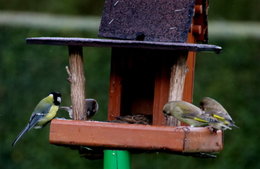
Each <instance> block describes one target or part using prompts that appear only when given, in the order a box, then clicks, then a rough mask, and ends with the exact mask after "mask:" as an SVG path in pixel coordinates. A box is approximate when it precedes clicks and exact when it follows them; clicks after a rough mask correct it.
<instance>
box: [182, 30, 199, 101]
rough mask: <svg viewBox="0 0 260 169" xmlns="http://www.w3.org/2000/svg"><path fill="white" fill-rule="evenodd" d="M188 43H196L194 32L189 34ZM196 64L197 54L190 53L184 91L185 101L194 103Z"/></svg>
mask: <svg viewBox="0 0 260 169" xmlns="http://www.w3.org/2000/svg"><path fill="white" fill-rule="evenodd" d="M187 42H188V43H196V39H195V37H194V36H193V35H192V32H190V33H189V34H188V41H187ZM195 62H196V52H192V51H189V53H188V58H187V67H188V71H187V74H186V78H185V84H184V89H183V90H184V91H183V100H185V101H187V102H190V103H192V99H193V98H192V97H193V85H194V74H195V73H194V71H195Z"/></svg>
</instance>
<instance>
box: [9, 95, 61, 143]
mask: <svg viewBox="0 0 260 169" xmlns="http://www.w3.org/2000/svg"><path fill="white" fill-rule="evenodd" d="M60 104H61V94H60V93H58V92H51V93H50V94H49V95H48V96H47V97H45V98H43V99H42V100H41V101H40V102H39V103H38V105H37V106H36V107H35V109H34V111H33V113H32V115H31V117H30V120H29V122H28V124H27V125H26V127H25V128H24V129H23V130H22V131H21V132H20V133H19V135H18V136H17V137H16V138H15V140H14V142H13V143H12V146H14V145H15V144H16V143H17V141H18V140H20V138H21V137H22V136H23V135H24V134H25V133H26V132H27V131H29V130H30V129H32V128H35V129H39V128H42V127H44V126H45V125H46V124H48V122H50V121H51V120H52V119H53V118H54V117H55V116H56V113H57V111H58V109H59V106H60Z"/></svg>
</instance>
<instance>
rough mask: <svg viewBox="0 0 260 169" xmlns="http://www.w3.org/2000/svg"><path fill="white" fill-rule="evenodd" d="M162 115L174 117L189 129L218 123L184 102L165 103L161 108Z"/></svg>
mask: <svg viewBox="0 0 260 169" xmlns="http://www.w3.org/2000/svg"><path fill="white" fill-rule="evenodd" d="M163 113H164V114H165V115H168V116H174V117H175V118H177V119H178V120H180V121H182V122H184V123H187V124H189V125H190V126H191V127H204V126H209V124H210V123H212V124H214V123H218V121H217V120H216V119H214V118H212V117H211V116H209V115H207V114H204V113H203V111H201V109H200V108H198V107H197V106H195V105H193V104H191V103H188V102H185V101H170V102H168V103H166V104H165V105H164V107H163Z"/></svg>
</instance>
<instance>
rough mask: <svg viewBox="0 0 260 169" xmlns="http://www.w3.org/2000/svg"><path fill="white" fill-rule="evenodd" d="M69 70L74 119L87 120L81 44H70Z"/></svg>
mask: <svg viewBox="0 0 260 169" xmlns="http://www.w3.org/2000/svg"><path fill="white" fill-rule="evenodd" d="M69 71H70V74H71V77H70V83H71V102H72V109H73V119H74V120H86V119H87V117H86V115H85V109H86V107H85V75H84V66H83V51H82V47H81V46H69Z"/></svg>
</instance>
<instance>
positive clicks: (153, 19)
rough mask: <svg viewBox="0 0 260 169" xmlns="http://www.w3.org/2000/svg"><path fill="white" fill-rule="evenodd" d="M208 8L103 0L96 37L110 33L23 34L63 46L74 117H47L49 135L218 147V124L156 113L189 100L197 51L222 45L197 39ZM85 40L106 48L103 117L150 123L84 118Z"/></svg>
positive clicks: (196, 1)
mask: <svg viewBox="0 0 260 169" xmlns="http://www.w3.org/2000/svg"><path fill="white" fill-rule="evenodd" d="M207 8H208V1H207V0H172V1H169V0H159V1H150V0H142V1H141V0H128V1H121V0H106V1H105V7H104V11H103V16H102V20H101V25H100V29H99V36H102V37H105V38H112V39H90V38H60V37H45V38H44V37H41V38H28V39H27V43H29V44H48V45H64V46H68V47H69V54H70V56H69V57H70V58H69V60H70V70H71V71H72V72H71V73H72V76H75V77H74V79H73V80H74V81H73V82H71V83H73V84H71V101H72V105H73V111H75V113H76V115H74V120H56V119H55V120H53V121H52V122H51V127H50V142H51V143H52V144H56V145H70V146H88V147H99V148H101V149H102V148H104V149H107V148H109V149H127V150H130V149H135V150H136V149H138V150H140V151H143V150H144V151H147V150H149V151H167V152H216V151H220V150H222V148H223V142H222V132H221V131H218V132H217V133H210V132H209V130H208V129H206V128H188V129H187V128H186V127H185V126H183V127H178V128H176V127H172V126H178V125H180V123H179V122H178V121H177V120H176V119H174V118H169V119H167V121H166V120H165V117H164V115H163V113H162V109H163V106H164V104H166V103H167V102H168V101H172V100H185V101H188V102H192V95H193V82H194V66H195V55H196V52H199V51H215V52H219V51H220V50H221V47H219V46H215V45H208V44H197V42H199V41H200V42H204V43H205V42H207ZM88 46H91V47H111V48H112V53H111V73H110V88H109V104H108V112H107V113H108V120H110V121H111V120H114V119H116V117H117V116H124V115H136V114H144V115H150V116H151V117H152V124H151V125H140V124H120V123H112V122H96V121H85V118H84V109H85V108H84V104H82V103H83V102H82V101H83V99H84V98H86V96H84V95H85V94H84V90H85V89H84V87H85V80H84V78H80V77H82V76H84V72H83V70H84V69H82V68H83V66H84V64H83V53H82V47H88ZM79 67H80V68H81V69H78V68H79ZM100 78H102V77H100ZM86 79H87V77H86ZM88 83H91V82H90V81H88ZM86 88H87V86H86ZM78 93H80V95H79V96H80V97H77V95H76V94H78ZM99 113H104V112H99ZM78 120H80V121H78ZM182 125H183V124H182ZM169 140H170V141H169Z"/></svg>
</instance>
